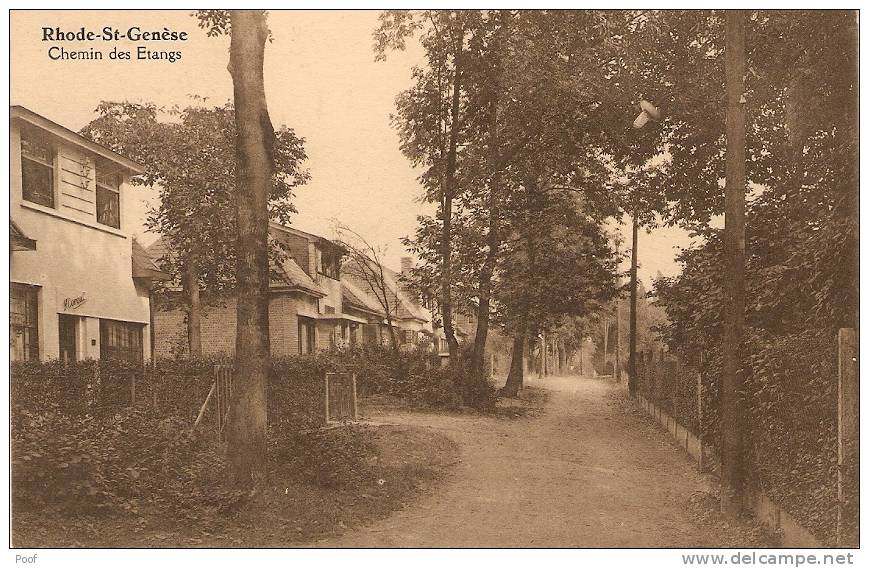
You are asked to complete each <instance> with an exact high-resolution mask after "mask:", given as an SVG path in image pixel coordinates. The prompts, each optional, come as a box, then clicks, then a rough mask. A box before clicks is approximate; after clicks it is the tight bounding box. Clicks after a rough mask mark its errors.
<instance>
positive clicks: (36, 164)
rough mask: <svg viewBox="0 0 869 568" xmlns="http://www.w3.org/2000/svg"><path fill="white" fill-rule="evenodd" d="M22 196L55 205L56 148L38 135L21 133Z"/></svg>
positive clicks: (39, 202)
mask: <svg viewBox="0 0 869 568" xmlns="http://www.w3.org/2000/svg"><path fill="white" fill-rule="evenodd" d="M21 186H22V197H23V198H24V199H25V200H27V201H30V202H32V203H36V204H38V205H44V206H45V207H54V148H52V147H51V145H50V144H48V143H46V142H44V141H42V140H39V139H38V138H36V137H33V136H30V135H27V134H24V133H22V135H21Z"/></svg>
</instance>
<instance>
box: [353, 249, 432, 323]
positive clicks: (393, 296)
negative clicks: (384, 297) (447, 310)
mask: <svg viewBox="0 0 869 568" xmlns="http://www.w3.org/2000/svg"><path fill="white" fill-rule="evenodd" d="M346 262H347V264H346V266H348V267H351V266H353V265H354V264H355V263H356V262H358V261H357V260H356V259H354V258H350V259H347V261H346ZM369 262H370V263H371V265H372V266H374V265H375V263H374V261H373V260H370V259H369ZM361 270H362V269H361V268H359V269H358V270H357V271H359V272H361ZM341 278H342V280H344V279H345V278H347V279H350V280H351V281H353V282H354V283H355V285H356V286H357V288H358V289H360V290H362V292H363V293H365V294H372V292H371V291H370V290H369V289H368V288H369V285H368V284H367V283H366V282H364V279H363V278H361V277H360V276H357V275H355V274H354V269H352V268H350V269H349V270H344V271H342V275H341ZM383 280H384V283H385V284H386V287H387V289H388V291H389V294H388V300H389V303H390V306H395V308H394V311H395V314H394V317H395V319H397V320H409V319H415V320H418V321H420V322H423V323H425V322H428V321H430V320H431V318H430V315H429V314H428V313H427V312H426V310H425V309H424V308H422V306H419V305H418V304H416V303H415V302H413V301H412V299H411V298H410V297H409V296H408V295H407V294H406V293H405V292H404V290H402V287H401V284H400V283H399V278H398V273H396V272H395V271H393V270H390V269H389V268H386V267H383ZM378 305H379V302H378ZM380 311H381V312H382V311H383V309H382V308H380Z"/></svg>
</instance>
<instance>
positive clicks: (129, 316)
mask: <svg viewBox="0 0 869 568" xmlns="http://www.w3.org/2000/svg"><path fill="white" fill-rule="evenodd" d="M10 122H11V124H10V154H11V155H10V188H9V190H10V194H11V195H10V217H11V224H10V255H11V272H10V295H11V303H10V330H9V332H10V340H9V343H10V357H11V359H12V360H13V361H15V360H36V359H39V360H46V359H62V360H82V359H100V358H103V359H105V358H113V357H114V358H122V359H128V360H137V361H142V360H148V359H149V358H150V354H151V347H150V344H151V324H150V318H151V310H150V305H149V304H150V289H151V284H152V282H153V281H154V280H155V279H161V278H165V275H163V274H162V273H161V272H160V271H159V270H157V269H156V267H155V266H154V264H153V263H152V262H151V261H150V259H149V258H148V257H147V255H145V254H144V251H143V250H142V248H141V247H140V246H139V245H138V243H135V241H134V239H133V237H132V235H131V233H130V231H131V229H132V228H133V227H134V226H137V225H138V224H137V222H136V221H137V220H136V219H134V218H133V216H132V213H131V211H130V209H131V207H130V206H131V205H132V199H131V195H130V192H131V191H133V189H132V188H131V186H130V177H131V176H133V175H136V174H138V173H141V172H142V171H143V168H142V166H141V165H139V164H137V163H135V162H133V161H131V160H129V159H127V158H125V157H123V156H121V155H119V154H117V153H115V152H113V151H111V150H109V149H107V148H104V147H102V146H100V145H98V144H95V143H93V142H91V141H90V140H87V139H85V138H83V137H82V136H79V135H78V134H76V133H75V132H73V131H71V130H69V129H67V128H65V127H63V126H61V125H59V124H56V123H54V122H52V121H51V120H49V119H47V118H45V117H43V116H40V115H38V114H36V113H34V112H32V111H30V110H28V109H26V108H24V107H21V106H13V107H11V108H10Z"/></svg>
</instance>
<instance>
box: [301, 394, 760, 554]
mask: <svg viewBox="0 0 869 568" xmlns="http://www.w3.org/2000/svg"><path fill="white" fill-rule="evenodd" d="M530 384H531V385H532V386H534V387H542V388H544V389H546V390H548V391H550V395H551V396H550V397H549V399H548V401H547V402H546V403H545V410H544V412H543V413H542V415H541V416H536V417H535V416H527V417H524V418H521V419H519V420H504V419H503V416H502V417H498V416H481V415H444V414H432V413H409V412H395V411H394V410H389V411H388V414H386V415H383V416H375V417H373V418H375V419H376V420H382V421H388V422H391V423H395V424H403V425H408V426H415V427H421V428H424V429H427V430H429V431H430V432H433V433H439V434H445V435H446V436H448V437H449V438H451V439H452V440H454V441H455V442H456V443H457V444H458V446H459V448H460V456H461V458H460V463H459V464H458V465H457V466H456V468H455V469H454V470H453V471H451V474H450V478H451V479H450V481H449V482H447V483H446V484H445V485H444V486H442V487H439V488H438V490H437V491H435V492H432V493H430V494H428V495H426V496H424V497H422V498H421V499H420V500H418V501H416V502H414V503H411V504H409V505H408V506H406V507H405V508H403V509H402V510H399V511H397V512H395V513H393V514H392V515H391V516H389V517H388V518H385V519H382V520H379V521H376V522H374V523H372V524H370V525H368V526H366V527H363V528H361V529H356V530H351V531H349V532H347V533H346V534H344V535H342V536H340V537H334V538H327V539H322V540H320V541H318V542H317V543H316V544H317V545H318V546H325V547H513V546H516V547H679V548H683V547H685V548H697V547H725V546H731V547H733V546H738V547H749V546H751V547H759V546H768V545H770V544H771V543H770V542H768V541H767V540H766V539H765V537H764V535H763V534H762V531H760V530H759V528H758V527H757V526H756V525H752V524H748V523H743V524H740V525H736V526H734V525H731V524H729V523H727V522H725V521H723V520H722V519H721V518H720V517H719V516H718V515H717V513H716V512H715V494H714V489H713V487H714V484H713V483H712V482H711V480H710V479H709V478H708V477H705V476H703V475H701V474H699V473H698V472H697V471H696V468H695V466H694V464H693V463H692V462H691V461H690V459H689V458H688V456H687V455H686V454H685V453H684V452H683V451H682V450H680V449H679V448H677V447H676V446H675V445H674V444H672V443H671V442H670V439H669V437H668V435H667V433H666V432H664V431H663V430H662V429H660V428H659V427H658V426H657V425H656V424H654V423H653V422H652V421H651V420H650V419H649V418H648V417H646V416H645V415H644V414H642V413H641V412H639V411H638V410H637V409H636V408H634V407H633V405H631V404H630V402H629V401H628V400H627V399H626V398H625V396H624V394H623V387H620V386H618V385H615V384H614V383H613V382H612V380H611V379H591V378H578V377H549V378H546V379H545V380H541V381H531V382H530ZM508 412H509V411H508ZM531 414H533V413H531Z"/></svg>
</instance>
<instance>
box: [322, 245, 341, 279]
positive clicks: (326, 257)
mask: <svg viewBox="0 0 869 568" xmlns="http://www.w3.org/2000/svg"><path fill="white" fill-rule="evenodd" d="M340 264H341V253H340V252H338V251H336V250H329V251H326V250H324V251H323V252H322V254H321V257H320V274H322V275H323V276H325V277H326V278H332V279H334V280H338V279H340V278H341V271H340V268H339V267H340Z"/></svg>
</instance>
